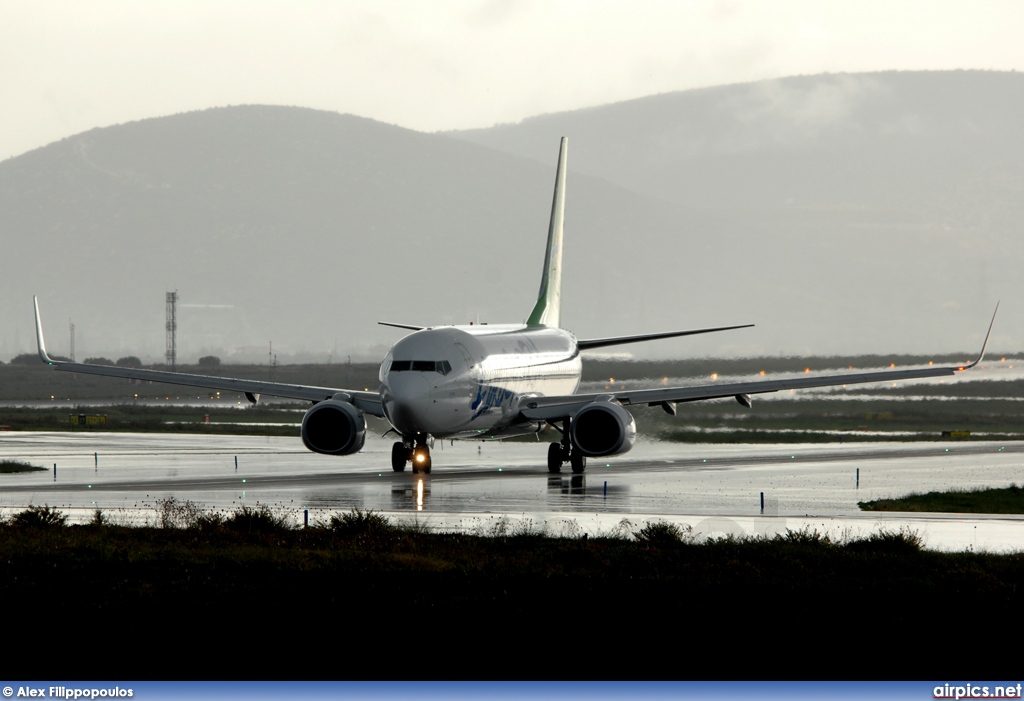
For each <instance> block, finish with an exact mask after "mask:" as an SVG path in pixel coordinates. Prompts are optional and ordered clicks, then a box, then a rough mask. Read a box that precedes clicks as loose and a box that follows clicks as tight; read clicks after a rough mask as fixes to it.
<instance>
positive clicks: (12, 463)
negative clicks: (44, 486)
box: [0, 460, 46, 474]
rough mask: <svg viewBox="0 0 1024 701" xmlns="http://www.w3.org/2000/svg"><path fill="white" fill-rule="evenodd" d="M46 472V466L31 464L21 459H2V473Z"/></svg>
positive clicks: (0, 468)
mask: <svg viewBox="0 0 1024 701" xmlns="http://www.w3.org/2000/svg"><path fill="white" fill-rule="evenodd" d="M41 471H42V472H45V471H46V468H45V467H39V466H38V465H31V464H29V463H27V462H21V461H20V460H0V474H13V473H16V472H41Z"/></svg>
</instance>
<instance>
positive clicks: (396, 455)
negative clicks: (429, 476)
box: [391, 443, 409, 472]
mask: <svg viewBox="0 0 1024 701" xmlns="http://www.w3.org/2000/svg"><path fill="white" fill-rule="evenodd" d="M408 462H409V449H408V448H406V447H405V443H395V444H394V445H392V446H391V469H392V470H394V471H395V472H405V465H406V463H408Z"/></svg>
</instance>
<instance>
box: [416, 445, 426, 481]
mask: <svg viewBox="0 0 1024 701" xmlns="http://www.w3.org/2000/svg"><path fill="white" fill-rule="evenodd" d="M412 472H413V474H416V473H418V472H422V473H425V474H428V475H429V474H430V448H428V447H427V446H425V445H418V446H416V448H415V449H414V450H413V451H412Z"/></svg>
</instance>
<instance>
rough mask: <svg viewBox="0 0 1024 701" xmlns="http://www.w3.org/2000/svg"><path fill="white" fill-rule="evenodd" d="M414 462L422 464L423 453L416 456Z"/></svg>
mask: <svg viewBox="0 0 1024 701" xmlns="http://www.w3.org/2000/svg"><path fill="white" fill-rule="evenodd" d="M416 462H423V453H417V454H416Z"/></svg>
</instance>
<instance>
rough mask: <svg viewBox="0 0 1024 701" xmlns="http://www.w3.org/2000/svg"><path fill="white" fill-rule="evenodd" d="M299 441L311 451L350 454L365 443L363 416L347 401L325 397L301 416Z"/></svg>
mask: <svg viewBox="0 0 1024 701" xmlns="http://www.w3.org/2000/svg"><path fill="white" fill-rule="evenodd" d="M302 442H303V443H304V444H305V445H306V447H307V448H309V449H310V450H312V451H313V452H314V453H324V454H326V455H351V454H352V453H357V452H359V451H360V450H362V449H363V444H364V443H366V417H364V416H363V412H361V411H360V410H359V409H357V408H356V407H354V406H353V405H352V404H349V403H348V402H343V401H339V400H337V399H329V400H327V401H325V402H320V403H318V404H314V405H313V407H312V408H311V409H310V410H309V411H307V412H306V415H305V416H303V417H302Z"/></svg>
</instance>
